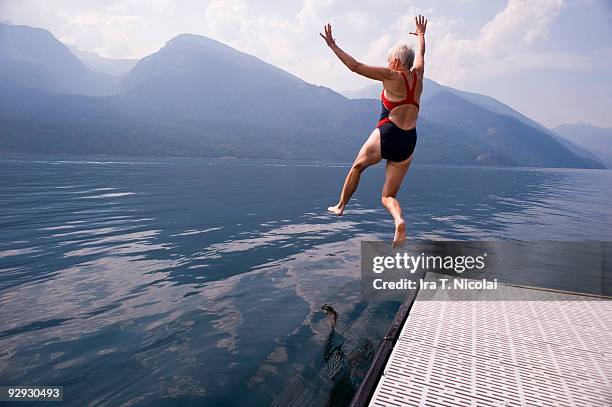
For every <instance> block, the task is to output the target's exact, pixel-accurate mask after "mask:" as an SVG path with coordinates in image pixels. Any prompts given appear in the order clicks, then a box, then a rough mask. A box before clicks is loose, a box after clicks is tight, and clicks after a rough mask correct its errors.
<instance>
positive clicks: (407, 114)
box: [381, 70, 423, 130]
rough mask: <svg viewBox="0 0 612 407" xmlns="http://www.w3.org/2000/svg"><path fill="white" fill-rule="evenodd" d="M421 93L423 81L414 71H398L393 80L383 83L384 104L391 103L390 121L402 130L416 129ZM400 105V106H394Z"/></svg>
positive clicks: (389, 104) (382, 96)
mask: <svg viewBox="0 0 612 407" xmlns="http://www.w3.org/2000/svg"><path fill="white" fill-rule="evenodd" d="M421 93H423V80H422V78H420V75H419V74H418V73H417V72H416V71H414V70H411V71H407V70H402V71H396V75H395V77H394V78H393V79H391V80H388V81H383V93H382V95H381V99H383V103H384V102H391V103H388V106H387V108H389V107H390V109H389V111H390V112H389V115H388V117H389V120H390V121H392V122H393V123H394V124H395V125H396V126H397V127H399V128H401V129H405V130H409V129H412V128H414V127H416V122H417V118H418V116H419V108H418V104H419V102H420V100H421ZM385 99H386V100H385ZM401 102H407V103H401ZM412 102H414V104H413V103H412ZM398 103H399V105H398V106H394V105H395V104H398ZM415 104H416V105H415ZM383 106H384V105H383Z"/></svg>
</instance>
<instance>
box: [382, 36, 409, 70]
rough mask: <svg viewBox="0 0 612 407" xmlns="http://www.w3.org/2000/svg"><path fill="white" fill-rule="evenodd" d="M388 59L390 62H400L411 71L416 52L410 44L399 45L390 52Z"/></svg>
mask: <svg viewBox="0 0 612 407" xmlns="http://www.w3.org/2000/svg"><path fill="white" fill-rule="evenodd" d="M387 58H388V60H389V62H390V61H391V60H393V59H397V60H399V61H400V63H401V64H402V65H404V67H405V68H406V69H408V70H410V69H411V68H412V64H413V63H414V50H413V49H412V47H411V46H410V45H408V44H403V43H401V44H397V45H396V46H394V47H393V48H391V49H390V50H389V53H388V54H387Z"/></svg>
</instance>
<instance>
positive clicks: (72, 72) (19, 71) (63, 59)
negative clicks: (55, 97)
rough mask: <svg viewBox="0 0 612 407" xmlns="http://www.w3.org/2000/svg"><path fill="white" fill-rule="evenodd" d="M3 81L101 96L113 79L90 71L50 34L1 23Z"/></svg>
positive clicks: (110, 85) (0, 71)
mask: <svg viewBox="0 0 612 407" xmlns="http://www.w3.org/2000/svg"><path fill="white" fill-rule="evenodd" d="M0 66H2V70H0V81H6V82H11V83H17V84H20V85H22V86H29V87H33V88H42V89H46V90H49V91H52V92H57V93H68V94H83V95H101V94H105V93H108V92H110V90H111V89H112V87H113V82H112V79H111V77H110V76H108V75H105V74H102V73H99V72H94V71H92V70H91V69H89V68H87V67H86V66H85V65H84V64H83V63H82V62H81V61H79V59H78V58H77V57H75V56H74V54H73V53H72V52H70V50H69V49H68V47H66V46H65V45H64V44H62V43H61V42H60V41H58V40H57V38H55V37H54V36H53V35H52V34H51V33H50V32H49V31H47V30H43V29H40V28H34V27H29V26H25V25H11V24H0Z"/></svg>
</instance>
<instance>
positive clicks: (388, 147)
mask: <svg viewBox="0 0 612 407" xmlns="http://www.w3.org/2000/svg"><path fill="white" fill-rule="evenodd" d="M415 20H416V30H415V32H412V33H410V34H412V35H416V36H417V37H418V38H419V50H418V52H417V53H416V57H415V53H414V51H413V49H412V48H411V47H410V46H409V45H407V44H399V45H396V46H395V47H393V48H391V50H389V54H388V57H387V62H388V65H387V67H386V68H384V67H375V66H368V65H366V64H363V63H361V62H358V61H357V60H355V58H353V57H352V56H350V55H349V54H347V53H346V52H344V51H342V50H341V49H340V47H338V46H337V45H336V41H335V40H334V38H333V37H332V28H331V25H330V24H327V25H326V26H325V27H324V29H325V35H323V34H319V35H321V37H323V39H324V40H325V42H326V43H327V45H328V46H329V47H330V48H331V49H332V51H334V53H335V54H336V56H338V58H340V60H341V61H342V63H343V64H344V65H346V66H347V68H348V69H350V70H351V71H353V72H355V73H357V74H359V75H362V76H365V77H366V78H370V79H375V80H378V81H382V84H383V90H382V93H381V95H380V99H381V101H382V113H381V114H380V120H379V122H378V125H377V126H376V128H375V129H374V131H372V134H370V137H369V138H368V139H367V140H366V142H365V143H364V145H363V147H361V150H359V153H358V154H357V158H356V159H355V162H354V163H353V166H352V167H351V170H350V171H349V173H348V175H347V176H346V180H345V181H344V187H343V188H342V193H341V194H340V201H339V202H338V204H337V205H335V206H330V207H329V208H328V209H329V210H330V211H331V212H333V213H335V214H336V215H342V212H344V207H345V206H346V204H347V202H348V201H349V199H351V196H352V195H353V192H355V190H356V189H357V185H358V184H359V177H360V175H361V173H362V172H363V170H365V169H366V168H367V167H369V166H370V165H373V164H376V163H378V162H380V160H382V159H383V158H384V159H385V160H387V167H386V175H385V184H384V186H383V190H382V204H383V205H384V206H385V208H387V210H388V211H389V213H390V214H391V216H393V220H394V221H395V237H394V238H393V245H394V246H401V245H403V244H404V243H405V241H406V224H405V223H404V218H402V208H401V207H400V205H399V202H398V200H397V199H396V195H397V192H398V191H399V188H400V185H401V184H402V180H403V179H404V175H406V172H407V171H408V167H410V163H411V162H412V153H413V151H414V147H415V146H416V141H417V133H416V127H415V126H416V122H417V117H418V115H419V100H420V99H421V93H422V92H423V74H424V71H425V29H426V28H427V20H426V19H425V17H423V16H421V15H419V16H418V17H416V18H415Z"/></svg>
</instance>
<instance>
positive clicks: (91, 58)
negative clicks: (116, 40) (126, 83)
mask: <svg viewBox="0 0 612 407" xmlns="http://www.w3.org/2000/svg"><path fill="white" fill-rule="evenodd" d="M69 48H70V50H71V51H72V53H73V54H74V55H75V56H76V57H77V58H78V59H79V60H80V61H81V62H82V63H83V64H85V65H86V66H87V67H88V68H89V69H91V70H92V71H95V72H100V73H104V74H107V75H113V76H117V75H123V74H127V73H128V72H129V71H131V70H132V68H134V66H135V65H136V63H138V60H137V59H120V58H105V57H102V56H100V55H98V54H97V53H95V52H89V51H83V50H81V49H79V48H77V47H69Z"/></svg>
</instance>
